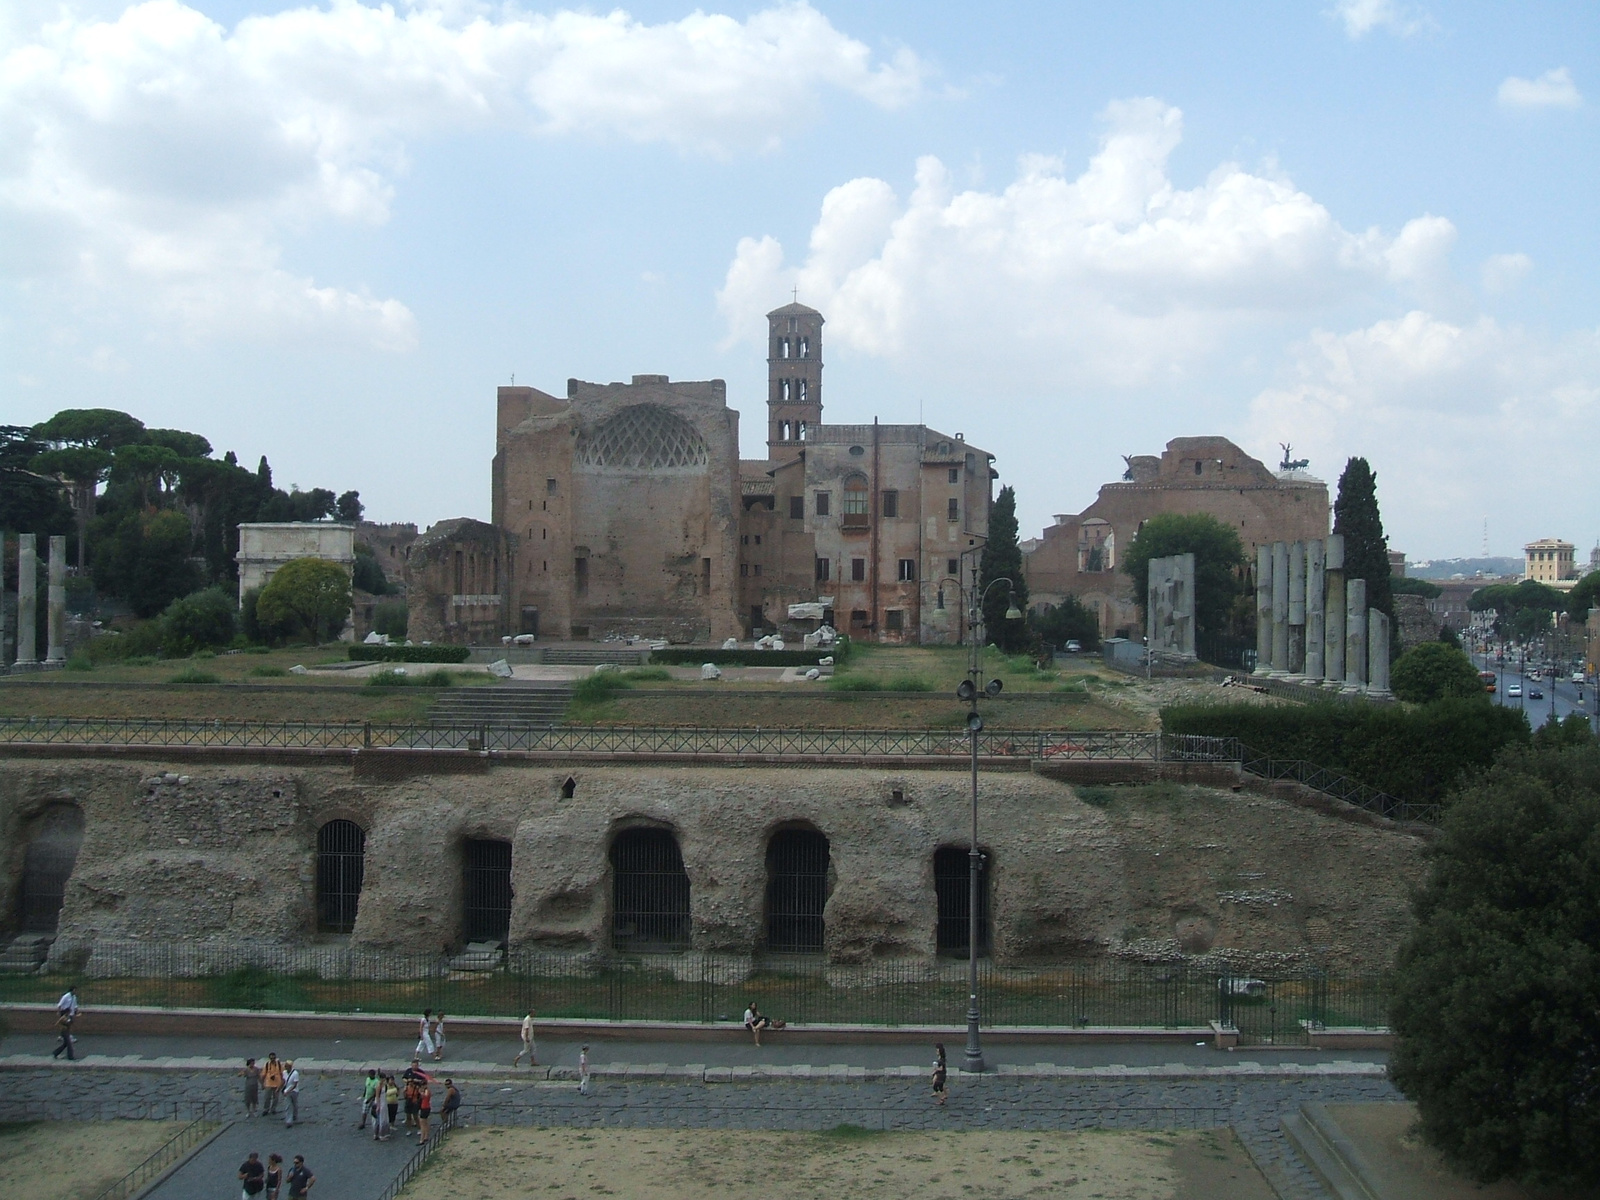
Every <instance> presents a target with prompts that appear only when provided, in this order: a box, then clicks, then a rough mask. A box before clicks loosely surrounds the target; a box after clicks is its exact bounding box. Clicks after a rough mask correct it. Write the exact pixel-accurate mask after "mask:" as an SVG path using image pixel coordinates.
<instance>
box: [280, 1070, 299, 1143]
mask: <svg viewBox="0 0 1600 1200" xmlns="http://www.w3.org/2000/svg"><path fill="white" fill-rule="evenodd" d="M284 1066H286V1067H288V1068H289V1073H288V1074H287V1075H285V1076H284V1077H283V1098H284V1099H285V1100H287V1101H288V1102H289V1104H288V1107H287V1108H286V1109H284V1113H283V1125H284V1128H285V1129H292V1128H293V1127H294V1122H295V1118H296V1117H298V1116H299V1115H300V1068H298V1067H296V1066H295V1065H294V1063H292V1062H288V1063H284Z"/></svg>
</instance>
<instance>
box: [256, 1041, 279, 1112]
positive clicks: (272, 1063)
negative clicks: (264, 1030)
mask: <svg viewBox="0 0 1600 1200" xmlns="http://www.w3.org/2000/svg"><path fill="white" fill-rule="evenodd" d="M261 1090H262V1091H263V1092H264V1093H265V1096H264V1097H263V1099H262V1104H261V1115H262V1116H264V1117H266V1116H271V1115H272V1114H273V1113H275V1112H277V1111H278V1097H279V1096H281V1095H282V1094H283V1064H282V1063H281V1062H279V1061H278V1054H277V1051H270V1052H268V1054H267V1061H266V1062H264V1063H262V1064H261Z"/></svg>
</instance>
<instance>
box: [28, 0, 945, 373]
mask: <svg viewBox="0 0 1600 1200" xmlns="http://www.w3.org/2000/svg"><path fill="white" fill-rule="evenodd" d="M30 2H31V0H30ZM37 7H38V6H37V5H35V8H37ZM30 11H33V10H32V9H30ZM39 11H43V10H42V9H40V10H39ZM490 11H491V10H488V9H485V8H479V7H478V6H475V5H462V4H456V3H451V2H450V0H424V2H421V3H417V4H415V5H412V6H409V7H406V8H404V9H402V10H401V11H400V12H396V11H395V10H394V9H393V8H391V7H388V6H384V7H381V8H380V7H369V6H367V5H365V4H361V3H356V2H354V0H342V2H339V3H335V4H333V5H332V6H331V7H330V8H328V9H319V8H300V9H291V10H287V11H284V12H280V13H276V14H274V15H270V16H255V17H248V18H246V19H244V20H242V21H240V22H239V23H238V25H237V26H236V27H235V28H234V29H233V30H231V31H229V30H228V29H226V28H224V27H223V26H222V25H220V24H218V23H217V22H215V21H213V20H211V19H210V18H208V17H207V16H205V15H204V14H202V13H200V12H197V11H196V10H194V9H192V8H188V7H186V6H185V5H184V4H182V3H180V2H179V0H150V2H148V3H144V4H139V5H135V6H133V7H129V8H127V9H126V10H124V11H123V12H121V14H120V15H119V16H116V17H115V18H109V19H98V18H80V17H76V16H72V15H61V13H58V12H56V11H54V10H51V12H50V15H48V16H46V17H43V18H42V21H43V23H40V24H36V25H34V26H32V27H28V26H19V25H18V24H17V23H16V21H15V20H10V19H8V20H7V21H6V22H4V23H0V39H3V40H0V213H4V214H5V217H6V220H7V224H8V227H9V229H10V231H11V233H10V235H8V237H7V239H5V241H6V243H7V245H6V247H5V248H4V249H3V250H0V269H3V270H4V271H5V272H6V273H7V274H9V275H11V276H13V277H16V278H21V279H24V280H29V281H35V282H38V281H43V282H45V283H48V284H52V285H56V286H65V287H68V288H71V287H77V288H80V289H83V288H84V287H85V285H87V287H88V288H90V289H92V292H90V293H88V294H92V295H93V296H94V297H95V298H96V300H97V302H100V303H107V304H117V303H121V302H130V298H132V297H137V298H138V302H140V303H149V304H152V305H153V306H155V307H156V308H157V309H158V310H160V311H162V312H164V313H166V314H168V315H169V316H170V317H171V318H172V319H174V320H175V321H176V322H177V323H178V325H179V327H180V328H181V329H182V330H183V331H184V332H185V333H186V334H190V335H200V336H204V335H205V334H207V333H209V332H211V331H212V330H214V329H216V328H218V327H230V328H235V329H249V330H252V331H257V332H266V333H272V332H278V331H282V330H285V329H288V330H292V331H295V332H297V333H305V332H308V331H313V330H320V331H324V332H330V333H332V334H334V335H335V336H354V337H357V338H361V339H364V340H369V341H373V342H376V343H377V344H380V345H385V346H391V347H397V348H398V347H404V346H406V345H409V344H410V343H411V342H412V341H413V340H414V338H415V336H416V331H415V321H414V319H413V318H412V316H411V314H410V312H409V311H408V310H407V309H406V307H405V305H404V304H402V303H401V302H400V301H398V300H395V299H381V298H373V297H371V296H368V295H365V294H364V293H363V292H362V291H361V290H360V289H359V288H343V287H330V286H328V285H326V284H322V283H319V282H317V281H315V280H313V279H311V278H308V277H306V276H305V275H304V274H303V273H301V272H297V271H294V270H292V269H290V268H288V267H287V266H285V265H284V264H283V262H282V259H283V251H282V245H281V244H282V242H283V240H284V239H285V237H286V236H288V235H289V234H291V233H292V232H293V231H295V230H299V229H302V228H306V227H308V226H311V225H314V224H315V223H318V222H322V221H327V220H349V221H362V222H368V223H376V222H382V221H384V220H385V219H386V218H387V216H388V212H389V206H390V202H391V199H392V193H393V186H394V185H393V180H394V179H395V177H396V176H397V175H398V174H400V173H401V172H402V171H403V170H404V167H405V147H406V143H407V141H408V140H410V139H413V138H417V137H424V136H429V135H434V134H441V133H450V132H459V131H463V130H468V129H474V128H485V127H491V126H498V127H503V128H511V129H515V130H520V131H522V132H525V133H527V134H529V135H532V136H545V137H551V136H586V137H617V138H623V139H626V140H630V141H639V142H662V143H666V144H669V145H672V146H674V147H677V148H679V149H681V150H683V151H685V152H689V153H708V154H719V155H720V154H727V153H731V152H734V151H737V150H745V149H760V148H762V147H764V146H767V145H769V144H770V143H771V141H772V139H773V134H772V131H773V130H774V129H778V128H793V126H794V124H795V121H796V119H797V114H798V116H799V117H800V118H802V119H803V118H804V116H805V114H807V113H808V112H810V111H812V110H814V109H815V108H816V107H817V105H818V102H819V97H820V96H821V94H822V93H823V92H824V91H827V90H832V91H836V92H843V93H845V94H848V95H852V96H855V97H858V98H860V99H862V100H865V101H866V102H868V103H871V104H875V105H878V106H880V107H886V108H888V107H894V106H897V105H901V104H904V103H906V102H908V101H909V100H911V99H912V98H913V97H915V96H916V95H917V93H918V92H919V90H920V88H921V86H922V80H923V75H924V71H923V67H922V65H921V64H920V63H919V62H918V60H917V59H916V58H915V56H914V55H912V54H911V53H910V52H908V51H901V52H900V53H898V54H897V55H895V56H893V57H892V58H891V59H890V60H889V61H881V60H876V59H875V58H874V56H873V54H872V52H871V51H870V50H869V49H868V48H867V47H866V46H865V45H863V44H862V43H860V42H858V41H855V40H854V39H852V38H849V37H847V36H846V35H845V34H843V33H841V32H840V31H839V30H837V29H835V28H834V27H833V26H832V24H830V22H829V21H828V19H827V18H826V17H824V16H823V15H822V14H820V13H818V12H817V11H816V10H815V9H813V8H811V7H809V6H808V5H806V4H804V3H800V4H785V5H781V6H778V7H773V8H769V9H766V10H764V11H761V12H758V13H756V14H754V15H753V16H750V17H749V18H747V19H745V20H743V21H740V20H736V19H735V18H732V17H728V16H722V15H718V14H714V13H705V12H695V13H693V14H692V15H690V16H688V17H685V18H683V19H682V20H679V21H675V22H666V23H662V24H656V25H650V24H645V23H643V22H641V21H637V20H635V19H633V18H632V17H630V16H628V15H627V14H626V13H624V12H622V11H620V10H619V11H614V12H611V13H609V14H606V15H603V16H599V15H594V14H592V13H589V12H581V11H560V12H556V13H553V14H548V15H545V14H529V13H524V12H522V11H520V10H519V9H517V8H515V7H507V8H504V9H499V8H497V9H494V10H492V11H493V13H494V15H487V14H488V13H489V12H490ZM780 116H781V117H782V118H783V119H782V120H781V121H780V120H779V117H780Z"/></svg>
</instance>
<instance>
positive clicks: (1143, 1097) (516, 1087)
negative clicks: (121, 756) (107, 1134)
mask: <svg viewBox="0 0 1600 1200" xmlns="http://www.w3.org/2000/svg"><path fill="white" fill-rule="evenodd" d="M4 1079H5V1087H4V1089H3V1092H4V1097H5V1100H4V1104H3V1112H0V1115H3V1116H5V1117H8V1118H13V1119H14V1118H15V1117H16V1116H20V1115H22V1113H23V1112H26V1113H29V1114H32V1115H34V1116H36V1117H48V1116H54V1115H61V1116H69V1115H76V1116H89V1115H99V1116H107V1117H109V1116H112V1115H114V1114H115V1112H116V1111H119V1110H126V1111H128V1112H129V1113H130V1115H131V1114H132V1112H133V1111H134V1110H136V1109H141V1108H142V1106H150V1105H170V1104H171V1103H173V1102H174V1101H186V1102H190V1103H193V1102H197V1101H212V1102H214V1103H215V1104H216V1105H218V1107H219V1108H220V1109H221V1111H222V1112H223V1113H224V1114H233V1115H237V1110H238V1105H239V1101H238V1089H237V1087H236V1085H235V1081H234V1080H233V1079H231V1078H229V1077H228V1076H227V1075H225V1074H223V1073H221V1072H216V1071H182V1070H165V1071H140V1070H126V1069H125V1070H117V1071H111V1070H98V1069H95V1068H93V1067H88V1066H84V1067H78V1068H64V1067H63V1068H43V1069H25V1068H10V1069H7V1070H6V1072H5V1076H4ZM357 1089H358V1084H357V1083H356V1076H354V1075H350V1074H333V1073H330V1074H327V1075H322V1074H318V1073H316V1072H312V1073H311V1075H310V1077H309V1078H308V1079H307V1081H306V1083H305V1085H304V1089H303V1091H304V1096H303V1099H302V1102H301V1115H302V1122H303V1126H304V1128H302V1129H299V1130H297V1131H296V1134H297V1136H298V1137H300V1138H301V1139H303V1140H304V1143H305V1144H307V1145H313V1144H314V1146H315V1148H316V1152H317V1154H319V1155H320V1156H321V1157H322V1161H324V1162H331V1160H333V1159H335V1158H338V1157H339V1156H340V1154H341V1153H342V1151H341V1150H340V1147H341V1146H342V1145H343V1142H344V1140H348V1142H349V1150H350V1152H351V1154H352V1161H358V1160H359V1161H360V1162H365V1161H366V1160H367V1159H368V1158H373V1157H374V1155H373V1152H372V1151H371V1150H369V1149H368V1147H369V1146H371V1141H370V1138H369V1137H365V1136H364V1135H361V1134H358V1133H357V1132H356V1131H355V1129H354V1124H355V1118H356V1105H355V1097H356V1096H357V1095H358V1094H359V1093H358V1090H357ZM1399 1098H1400V1097H1399V1095H1398V1094H1397V1093H1396V1092H1395V1090H1394V1089H1393V1088H1392V1087H1391V1086H1390V1085H1389V1083H1388V1082H1387V1081H1386V1080H1384V1079H1382V1078H1379V1077H1374V1076H1371V1075H1367V1076H1360V1075H1345V1076H1337V1075H1325V1076H1301V1077H1284V1076H1277V1077H1272V1076H1262V1077H1259V1078H1250V1077H1248V1076H1242V1075H1234V1076H1228V1077H1218V1078H1209V1079H1208V1078H1193V1077H1191V1078H1165V1079H1163V1078H1157V1077H1151V1076H1147V1075H1131V1074H1130V1075H1127V1076H1123V1077H1120V1078H1119V1077H1112V1076H1098V1077H1088V1076H1074V1077H1070V1078H1068V1077H1056V1078H1049V1077H1017V1076H1011V1077H1008V1076H982V1077H965V1078H960V1079H956V1080H954V1081H953V1086H952V1092H951V1097H950V1103H949V1106H948V1107H947V1108H944V1109H938V1108H935V1107H934V1106H933V1104H932V1103H931V1101H930V1098H929V1095H928V1089H927V1083H926V1081H925V1080H922V1079H911V1078H905V1079H900V1078H880V1079H874V1080H861V1081H859V1082H838V1081H834V1080H828V1081H822V1080H812V1081H803V1080H797V1079H785V1080H781V1081H764V1082H763V1081H755V1082H734V1083H725V1084H724V1083H702V1082H683V1083H670V1082H628V1081H625V1080H604V1079H602V1080H597V1081H596V1082H595V1084H594V1086H593V1089H592V1092H591V1094H590V1095H587V1096H584V1095H581V1094H580V1093H579V1091H578V1088H577V1086H576V1085H575V1084H573V1083H570V1082H566V1081H559V1080H539V1081H527V1080H524V1081H515V1080H510V1079H495V1080H492V1081H483V1082H478V1083H475V1084H472V1085H469V1086H468V1087H466V1088H465V1089H464V1100H465V1104H466V1112H465V1116H466V1118H467V1120H469V1121H476V1122H481V1123H517V1124H532V1125H544V1126H556V1127H577V1128H596V1127H606V1128H666V1129H784V1130H808V1129H822V1128H831V1127H832V1126H835V1125H839V1124H846V1123H848V1124H853V1125H860V1126H864V1127H867V1128H880V1129H908V1130H943V1129H950V1130H981V1129H1067V1128H1094V1127H1106V1126H1109V1127H1114V1128H1115V1127H1121V1128H1167V1127H1173V1126H1178V1127H1207V1126H1220V1125H1232V1126H1233V1128H1234V1129H1235V1130H1236V1131H1237V1133H1238V1135H1239V1137H1240V1139H1241V1141H1243V1142H1244V1144H1245V1146H1246V1147H1247V1148H1248V1149H1249V1150H1250V1153H1251V1154H1252V1155H1253V1156H1254V1157H1255V1159H1256V1162H1257V1163H1258V1164H1259V1165H1260V1166H1261V1168H1262V1170H1263V1171H1264V1172H1265V1173H1266V1175H1267V1177H1268V1178H1269V1179H1270V1180H1271V1181H1272V1183H1273V1184H1274V1186H1275V1187H1277V1188H1278V1190H1279V1192H1280V1194H1282V1195H1283V1196H1285V1197H1288V1198H1291V1200H1323V1198H1324V1196H1325V1193H1324V1192H1323V1191H1322V1190H1321V1189H1320V1187H1319V1186H1318V1185H1317V1183H1316V1181H1315V1180H1314V1178H1313V1177H1312V1175H1311V1174H1310V1172H1309V1171H1308V1170H1307V1169H1306V1168H1305V1166H1304V1165H1303V1164H1302V1163H1300V1161H1299V1160H1298V1158H1296V1157H1295V1155H1294V1154H1293V1152H1292V1151H1291V1150H1290V1149H1289V1146H1288V1143H1287V1142H1286V1141H1285V1139H1284V1137H1283V1135H1282V1133H1281V1132H1280V1130H1279V1120H1280V1117H1281V1116H1282V1115H1284V1114H1286V1113H1290V1112H1293V1111H1294V1110H1295V1109H1296V1108H1297V1107H1298V1106H1299V1105H1301V1104H1304V1103H1308V1102H1311V1101H1321V1102H1323V1103H1349V1102H1364V1101H1392V1100H1398V1099H1399ZM267 1124H268V1121H267V1120H266V1119H257V1121H255V1122H250V1121H240V1122H239V1123H238V1124H236V1125H235V1126H234V1127H233V1129H232V1130H230V1131H229V1132H228V1135H227V1137H228V1139H229V1146H228V1149H227V1154H232V1153H234V1151H235V1149H236V1148H235V1147H233V1146H232V1142H233V1141H234V1140H238V1139H241V1138H242V1139H244V1141H240V1145H241V1146H242V1145H244V1142H245V1141H248V1140H249V1133H248V1132H246V1133H239V1134H235V1133H234V1130H239V1129H244V1130H247V1131H249V1130H253V1129H259V1128H261V1127H262V1126H265V1125H267ZM283 1132H284V1131H283V1130H282V1127H281V1126H280V1125H276V1124H275V1123H274V1127H273V1128H272V1129H271V1131H270V1134H269V1133H266V1132H263V1134H262V1138H263V1146H262V1147H260V1148H261V1149H262V1150H263V1152H265V1150H266V1149H269V1148H270V1147H269V1146H267V1145H266V1144H265V1142H267V1141H271V1142H273V1143H274V1144H278V1145H284V1144H285V1139H284V1138H283V1137H281V1136H278V1135H281V1134H283ZM397 1145H401V1143H400V1142H399V1141H398V1138H397V1139H396V1141H395V1142H392V1143H389V1144H386V1145H385V1146H382V1147H378V1148H377V1150H379V1151H392V1150H393V1149H394V1147H395V1146H397ZM291 1152H293V1153H305V1154H306V1156H307V1159H308V1160H310V1159H311V1158H312V1153H311V1152H310V1151H308V1150H304V1149H302V1150H294V1151H291ZM218 1153H221V1152H220V1151H218ZM357 1156H358V1158H357ZM224 1157H226V1155H224ZM404 1158H405V1154H404V1152H403V1151H400V1152H395V1153H389V1154H378V1155H376V1157H375V1161H374V1162H373V1163H370V1164H367V1166H366V1167H364V1168H363V1170H364V1171H365V1178H367V1179H373V1178H376V1177H377V1176H379V1175H383V1174H384V1173H385V1166H384V1165H385V1164H388V1163H389V1161H390V1160H391V1159H392V1160H393V1163H392V1165H393V1170H394V1171H398V1170H399V1168H400V1164H401V1163H402V1162H403V1161H404ZM197 1161H198V1160H197ZM218 1161H219V1162H220V1161H221V1160H220V1159H219V1160H218ZM195 1165H196V1164H195V1163H191V1164H190V1167H195ZM316 1165H317V1164H316V1162H313V1163H312V1166H313V1168H314V1169H315V1168H316ZM233 1166H234V1167H236V1166H237V1164H233ZM217 1169H220V1168H217ZM231 1169H232V1168H229V1170H230V1171H231ZM189 1170H190V1168H186V1169H185V1172H180V1173H179V1175H178V1176H174V1177H173V1178H174V1179H175V1180H176V1179H178V1178H179V1177H180V1176H183V1175H185V1174H186V1173H187V1172H188V1171H189ZM393 1177H394V1176H393V1174H392V1173H390V1174H388V1175H387V1177H386V1178H384V1179H383V1180H382V1182H383V1183H384V1184H386V1183H387V1182H388V1180H390V1179H392V1178H393ZM192 1178H198V1176H192ZM229 1179H230V1180H231V1174H230V1175H229ZM202 1190H203V1189H202ZM379 1190H381V1188H380V1189H379ZM360 1191H361V1193H362V1194H365V1191H366V1188H365V1185H364V1184H363V1186H362V1188H361V1189H360ZM200 1194H201V1191H200V1190H194V1191H191V1190H190V1189H189V1188H188V1187H185V1188H184V1189H183V1190H182V1191H181V1192H178V1191H174V1192H173V1193H172V1194H171V1195H170V1196H169V1195H168V1193H167V1192H166V1191H162V1192H161V1193H159V1194H158V1200H188V1197H189V1196H191V1195H193V1196H199V1195H200ZM344 1194H348V1195H350V1196H352V1197H355V1200H359V1197H356V1195H355V1193H344ZM374 1194H375V1193H374Z"/></svg>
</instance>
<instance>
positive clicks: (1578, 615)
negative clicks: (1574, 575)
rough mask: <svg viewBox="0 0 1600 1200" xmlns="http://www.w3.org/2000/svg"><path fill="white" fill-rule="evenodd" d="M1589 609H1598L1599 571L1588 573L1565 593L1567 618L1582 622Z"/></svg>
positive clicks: (1599, 600) (1599, 604)
mask: <svg viewBox="0 0 1600 1200" xmlns="http://www.w3.org/2000/svg"><path fill="white" fill-rule="evenodd" d="M1591 608H1600V571H1590V572H1589V573H1588V574H1587V575H1585V576H1584V577H1583V578H1582V579H1580V580H1578V582H1577V584H1576V585H1574V587H1573V589H1572V590H1571V591H1570V592H1568V593H1567V616H1569V617H1571V618H1572V619H1573V620H1574V621H1582V620H1583V619H1584V618H1585V617H1587V616H1588V615H1589V610H1590V609H1591Z"/></svg>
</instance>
